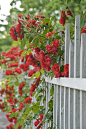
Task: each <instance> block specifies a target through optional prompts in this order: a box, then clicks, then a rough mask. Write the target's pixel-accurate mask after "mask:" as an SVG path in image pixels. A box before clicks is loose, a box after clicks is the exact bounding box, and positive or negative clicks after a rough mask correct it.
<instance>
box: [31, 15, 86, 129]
mask: <svg viewBox="0 0 86 129" xmlns="http://www.w3.org/2000/svg"><path fill="white" fill-rule="evenodd" d="M62 49H63V48H62ZM64 49H65V54H64V62H61V63H62V64H63V63H64V64H67V63H68V64H69V77H68V78H66V77H65V78H62V77H61V78H53V79H52V80H51V79H50V78H49V77H46V78H45V81H46V102H45V108H46V112H47V111H48V106H47V103H48V102H49V100H50V88H51V86H52V84H53V85H54V95H53V127H55V129H57V128H58V127H59V129H86V33H83V34H80V15H77V16H76V17H75V38H74V40H71V39H70V24H69V23H67V24H66V30H65V48H64ZM56 125H57V126H58V127H57V126H56ZM48 127H51V122H50V123H49V124H48V123H47V122H46V123H45V126H44V127H43V129H47V128H48ZM33 129H35V127H34V126H33Z"/></svg>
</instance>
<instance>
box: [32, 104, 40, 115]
mask: <svg viewBox="0 0 86 129" xmlns="http://www.w3.org/2000/svg"><path fill="white" fill-rule="evenodd" d="M38 111H39V107H38V106H33V113H34V114H37V113H38Z"/></svg>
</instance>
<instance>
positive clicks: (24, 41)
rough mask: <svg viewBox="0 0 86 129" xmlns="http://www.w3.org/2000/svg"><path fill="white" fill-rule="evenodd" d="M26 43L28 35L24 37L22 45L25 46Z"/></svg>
mask: <svg viewBox="0 0 86 129" xmlns="http://www.w3.org/2000/svg"><path fill="white" fill-rule="evenodd" d="M25 43H26V37H24V38H23V39H22V40H21V46H22V47H24V46H25Z"/></svg>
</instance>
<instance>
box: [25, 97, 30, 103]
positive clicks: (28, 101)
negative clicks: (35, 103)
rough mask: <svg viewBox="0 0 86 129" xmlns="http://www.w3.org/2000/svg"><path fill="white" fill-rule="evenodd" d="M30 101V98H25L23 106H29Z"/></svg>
mask: <svg viewBox="0 0 86 129" xmlns="http://www.w3.org/2000/svg"><path fill="white" fill-rule="evenodd" d="M31 101H32V98H30V97H27V98H26V99H25V100H24V102H25V104H30V103H31Z"/></svg>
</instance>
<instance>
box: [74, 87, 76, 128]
mask: <svg viewBox="0 0 86 129" xmlns="http://www.w3.org/2000/svg"><path fill="white" fill-rule="evenodd" d="M75 97H76V90H75V89H74V91H73V129H76V125H75V124H76V123H75V121H76V119H75V118H76V112H75V109H76V107H75V99H76V98H75Z"/></svg>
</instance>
